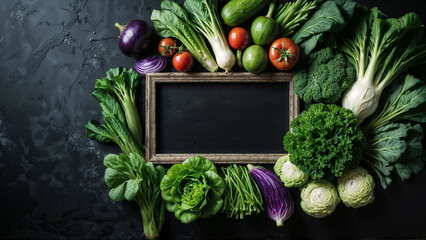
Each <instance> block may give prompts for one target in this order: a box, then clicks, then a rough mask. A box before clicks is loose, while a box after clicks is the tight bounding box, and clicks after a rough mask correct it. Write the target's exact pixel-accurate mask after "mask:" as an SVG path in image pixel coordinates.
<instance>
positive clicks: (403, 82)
mask: <svg viewBox="0 0 426 240" xmlns="http://www.w3.org/2000/svg"><path fill="white" fill-rule="evenodd" d="M380 106H384V107H383V108H382V109H381V111H377V113H376V114H374V115H373V116H372V117H371V118H369V119H368V120H367V122H366V123H365V124H363V125H362V129H363V130H364V131H366V132H368V131H369V130H370V129H374V128H378V127H381V126H383V125H385V124H387V123H391V122H399V121H404V120H410V121H414V122H419V123H426V84H425V83H424V82H423V81H421V80H420V79H417V78H415V77H414V76H412V75H406V76H405V77H401V79H400V80H398V81H396V82H395V83H394V84H393V85H392V87H391V89H390V92H387V93H385V95H384V101H383V102H382V103H381V104H380ZM379 110H380V109H379Z"/></svg>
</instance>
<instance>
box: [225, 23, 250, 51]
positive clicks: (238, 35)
mask: <svg viewBox="0 0 426 240" xmlns="http://www.w3.org/2000/svg"><path fill="white" fill-rule="evenodd" d="M228 42H229V45H231V47H232V48H233V49H235V50H244V49H246V48H247V47H248V46H249V45H250V42H251V37H250V33H249V32H247V30H245V29H244V28H242V27H234V28H233V29H232V30H231V31H230V32H229V35H228Z"/></svg>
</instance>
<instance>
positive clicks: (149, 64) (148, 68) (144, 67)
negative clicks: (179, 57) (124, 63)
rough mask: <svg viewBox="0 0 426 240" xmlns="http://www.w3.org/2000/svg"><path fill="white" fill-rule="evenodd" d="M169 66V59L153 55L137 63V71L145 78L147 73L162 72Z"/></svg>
mask: <svg viewBox="0 0 426 240" xmlns="http://www.w3.org/2000/svg"><path fill="white" fill-rule="evenodd" d="M166 65H167V59H166V58H165V57H163V56H160V55H152V56H149V57H146V58H143V59H141V60H139V61H137V62H136V63H135V71H136V72H137V73H138V74H139V75H141V76H145V75H146V74H147V73H156V72H161V71H163V70H164V68H165V67H166Z"/></svg>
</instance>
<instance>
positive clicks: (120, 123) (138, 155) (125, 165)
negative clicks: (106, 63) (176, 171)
mask: <svg viewBox="0 0 426 240" xmlns="http://www.w3.org/2000/svg"><path fill="white" fill-rule="evenodd" d="M106 75H107V76H106V77H105V78H102V79H97V80H96V83H95V90H94V91H93V93H92V95H93V96H94V97H95V98H96V99H97V100H98V101H99V104H100V105H101V108H102V115H103V116H104V123H103V124H98V123H97V122H95V121H93V120H92V121H89V122H88V123H87V124H86V134H87V137H88V138H90V139H95V140H97V141H99V142H105V143H106V142H114V143H116V144H117V145H118V146H119V147H120V148H121V150H122V151H123V154H120V155H116V154H108V155H107V156H105V158H104V165H105V167H106V169H105V176H104V179H105V183H106V184H107V186H108V188H109V189H110V192H109V197H110V198H111V200H113V201H115V202H118V201H122V200H124V199H126V200H128V201H135V202H136V203H137V204H138V206H139V210H140V212H141V215H142V221H143V228H144V233H145V236H146V237H147V238H148V239H157V238H158V236H159V234H160V231H161V228H162V226H163V223H164V214H165V203H164V201H163V198H162V197H161V192H160V182H161V179H162V178H163V176H164V174H165V171H164V168H163V167H162V166H156V167H154V165H153V164H152V163H150V162H148V163H147V162H146V160H145V158H144V154H143V145H142V144H141V141H142V140H137V139H139V138H140V139H142V131H140V135H138V134H139V130H141V127H142V126H141V123H140V120H139V114H138V111H137V107H136V102H135V94H136V87H137V86H138V84H139V82H140V79H141V77H140V76H139V75H138V74H137V73H136V72H135V71H134V70H133V69H130V70H127V69H126V68H114V69H110V70H109V71H108V72H107V74H106Z"/></svg>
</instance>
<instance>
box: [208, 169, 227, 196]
mask: <svg viewBox="0 0 426 240" xmlns="http://www.w3.org/2000/svg"><path fill="white" fill-rule="evenodd" d="M205 176H206V179H207V184H208V186H210V187H211V190H210V192H209V195H208V197H209V198H210V199H212V200H219V199H221V198H222V195H223V192H224V191H225V182H224V181H223V179H222V177H221V176H219V174H217V173H216V172H212V171H207V172H205Z"/></svg>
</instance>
